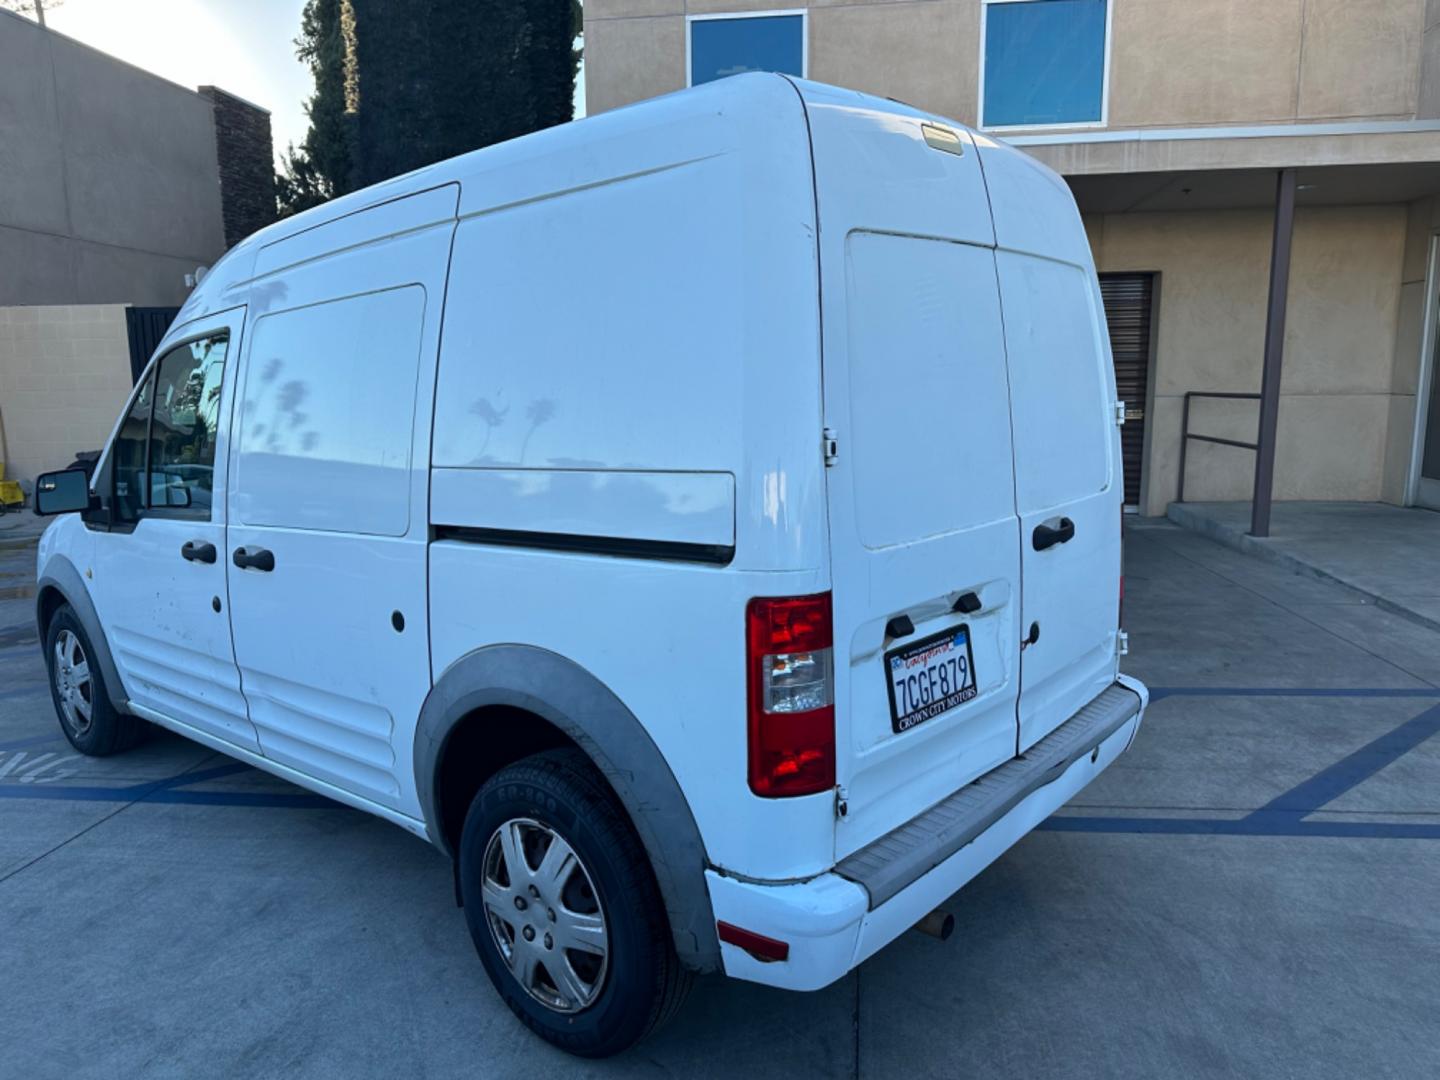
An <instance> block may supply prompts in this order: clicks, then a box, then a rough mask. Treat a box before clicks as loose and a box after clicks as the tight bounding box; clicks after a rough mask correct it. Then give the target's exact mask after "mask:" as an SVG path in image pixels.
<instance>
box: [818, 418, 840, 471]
mask: <svg viewBox="0 0 1440 1080" xmlns="http://www.w3.org/2000/svg"><path fill="white" fill-rule="evenodd" d="M820 435H821V444H822V446H823V447H824V451H825V466H826V468H829V467H830V466H831V465H834V464H835V459H836V458H838V457H839V456H840V439H839V436H837V435H836V434H835V429H834V428H833V427H827V428H825V429H823V430H822V431H821V433H820Z"/></svg>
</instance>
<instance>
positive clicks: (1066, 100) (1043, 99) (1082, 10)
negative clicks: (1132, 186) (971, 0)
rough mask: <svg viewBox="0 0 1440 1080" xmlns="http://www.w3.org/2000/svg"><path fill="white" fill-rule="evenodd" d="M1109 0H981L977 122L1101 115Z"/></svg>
mask: <svg viewBox="0 0 1440 1080" xmlns="http://www.w3.org/2000/svg"><path fill="white" fill-rule="evenodd" d="M1109 7H1110V4H1109V0H985V5H984V8H985V35H984V42H985V43H984V51H983V55H982V58H981V60H982V67H981V72H982V74H981V88H980V92H981V107H980V124H981V126H982V127H987V128H994V127H1054V126H1057V125H1064V124H1101V123H1104V121H1105V83H1106V74H1107V71H1106V69H1107V67H1108V55H1109V50H1108V48H1107V39H1108V36H1109V26H1108V20H1109V14H1110V12H1109Z"/></svg>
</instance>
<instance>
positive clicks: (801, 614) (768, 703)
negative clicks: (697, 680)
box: [745, 592, 835, 799]
mask: <svg viewBox="0 0 1440 1080" xmlns="http://www.w3.org/2000/svg"><path fill="white" fill-rule="evenodd" d="M834 637H835V631H834V626H833V621H832V617H831V609H830V594H829V593H828V592H827V593H819V594H817V595H815V596H786V597H773V598H771V597H757V598H756V599H754V600H751V601H750V605H749V607H747V608H746V609H745V643H746V657H745V661H746V670H747V672H748V682H749V696H748V713H749V717H748V720H749V737H750V790H751V791H753V792H754V793H755V794H756V795H762V796H765V797H766V798H772V799H773V798H784V797H788V796H795V795H813V794H815V793H816V792H817V791H828V790H830V789H831V788H833V787H834V786H835V673H834V644H835V640H834Z"/></svg>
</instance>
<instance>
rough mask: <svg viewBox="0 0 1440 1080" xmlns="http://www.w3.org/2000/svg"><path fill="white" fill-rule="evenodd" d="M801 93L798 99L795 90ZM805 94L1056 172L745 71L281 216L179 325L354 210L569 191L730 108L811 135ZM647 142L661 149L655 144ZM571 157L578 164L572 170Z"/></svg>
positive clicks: (850, 95) (817, 86)
mask: <svg viewBox="0 0 1440 1080" xmlns="http://www.w3.org/2000/svg"><path fill="white" fill-rule="evenodd" d="M797 94H798V98H797V97H796V96H793V95H797ZM797 100H803V101H804V102H805V103H806V104H820V103H824V104H826V105H831V106H841V107H850V108H855V109H857V110H863V111H865V112H869V113H877V112H878V113H886V114H890V115H894V116H904V117H909V118H915V119H922V120H929V121H933V122H936V123H940V124H944V125H947V126H949V127H952V128H959V129H961V130H965V131H967V132H969V133H970V135H971V137H972V138H973V139H974V140H975V142H976V144H977V145H978V146H980V147H982V148H983V149H986V150H989V151H992V152H998V153H999V154H1003V155H1004V156H1005V157H1014V158H1022V159H1023V160H1024V162H1025V163H1026V166H1022V168H1026V171H1029V170H1030V169H1038V170H1040V171H1042V172H1044V173H1049V172H1050V170H1048V169H1046V168H1045V166H1043V165H1041V164H1040V163H1039V162H1036V161H1034V159H1032V158H1029V157H1028V155H1024V154H1021V153H1020V152H1018V151H1013V150H1011V149H1010V148H1009V147H1006V146H1004V144H1001V143H996V142H994V141H993V140H991V139H989V138H988V137H986V136H984V135H982V134H980V133H978V132H976V131H974V129H972V128H968V127H966V126H965V125H963V124H957V123H956V122H955V121H953V120H950V119H947V118H945V117H940V116H936V115H934V114H932V113H927V112H925V111H923V110H920V109H916V108H914V107H912V106H910V105H906V104H904V103H903V102H898V101H894V100H891V99H886V98H878V97H875V96H873V95H870V94H865V93H861V92H860V91H857V90H845V89H841V88H838V87H834V86H828V85H826V84H824V83H817V82H812V81H810V80H806V79H796V78H792V77H790V76H788V75H776V74H768V73H761V72H747V73H745V74H742V75H735V76H731V77H729V78H725V79H719V80H716V81H715V82H711V83H706V84H704V85H702V86H697V87H691V88H689V89H686V90H679V91H676V92H674V93H671V94H666V95H664V96H662V97H657V98H650V99H647V100H645V101H640V102H636V103H635V104H633V105H628V106H625V107H623V108H619V109H614V110H611V111H608V112H605V113H601V114H599V115H598V116H592V117H585V118H583V119H581V120H578V121H572V122H571V123H567V124H559V125H557V126H555V127H552V128H547V129H545V130H543V131H537V132H533V133H531V134H529V135H523V136H521V137H519V138H516V139H510V140H508V141H506V142H503V143H496V144H495V145H493V146H487V147H484V148H482V149H479V150H472V151H470V152H469V153H466V154H461V155H459V156H458V157H453V158H449V159H447V160H445V161H440V162H436V163H435V164H433V165H426V166H424V167H422V168H419V169H415V170H413V171H411V172H408V173H404V174H402V175H400V176H396V177H393V178H391V179H389V180H384V181H381V182H380V183H378V184H372V185H371V186H370V187H367V188H362V189H361V190H359V191H354V192H351V193H349V194H347V195H342V196H340V197H339V198H336V199H332V200H330V201H329V202H327V203H324V204H323V205H321V206H317V207H314V208H312V209H310V210H306V211H304V212H302V213H299V214H296V215H295V216H293V217H289V218H286V219H284V220H282V221H277V222H275V223H274V224H272V225H268V226H266V227H265V228H263V229H260V230H259V231H258V232H255V233H252V234H251V235H250V236H248V237H246V238H245V239H244V240H242V241H241V242H240V243H239V244H237V245H235V247H233V248H231V249H230V250H229V251H228V252H226V253H225V255H223V256H222V257H221V259H220V260H219V261H218V262H217V263H216V264H215V266H214V267H213V268H212V269H211V270H210V272H209V273H207V274H206V276H205V278H204V279H203V280H202V282H201V283H200V284H199V285H197V286H196V288H195V290H194V291H193V292H192V293H191V295H190V297H189V298H188V299H187V300H186V302H185V305H184V307H182V308H181V311H180V314H179V315H178V316H177V318H176V320H175V325H176V326H177V327H178V326H180V325H182V324H183V323H185V322H187V321H189V320H190V319H193V318H196V317H198V316H199V315H202V314H205V313H208V312H213V311H218V310H222V309H224V308H225V307H229V306H233V304H234V303H235V302H236V301H235V300H233V299H229V298H228V296H227V294H228V293H229V292H230V290H232V289H234V288H236V287H238V286H242V285H244V284H246V283H247V282H248V281H249V280H250V279H251V278H252V275H253V273H254V267H255V256H256V255H257V254H258V253H259V251H260V250H261V249H262V248H265V247H268V246H270V245H271V244H275V243H278V242H280V241H282V240H285V239H288V238H290V237H293V236H297V235H299V234H300V233H303V232H306V231H308V230H311V229H314V228H317V227H319V226H321V225H325V224H328V223H330V222H333V221H337V220H339V219H341V218H344V217H346V216H348V215H351V214H355V213H358V212H360V211H362V210H367V209H369V208H371V207H374V206H378V205H380V204H383V203H387V202H390V201H392V200H395V199H400V198H404V197H405V196H408V195H413V194H415V193H417V192H421V191H426V190H430V189H433V188H436V187H439V186H441V185H444V184H452V183H458V184H459V185H460V187H461V190H462V191H483V189H484V185H482V184H481V183H480V180H481V178H483V177H487V176H493V175H494V174H497V173H499V172H501V171H502V170H511V169H514V168H515V167H516V166H518V165H531V166H533V165H539V164H541V163H547V164H548V165H549V167H550V171H551V172H553V173H554V174H555V175H554V179H555V180H556V181H557V188H558V189H563V187H565V186H568V185H566V184H565V183H564V179H563V177H562V174H564V173H570V172H573V171H574V164H573V163H575V162H577V161H579V162H584V163H585V164H586V165H588V166H589V167H590V169H591V171H593V169H594V168H595V166H596V165H597V164H598V163H596V162H593V161H586V152H587V151H590V152H591V154H592V156H593V154H594V153H595V152H597V151H598V149H599V147H601V146H602V145H604V144H631V143H633V144H634V145H637V146H638V145H646V144H647V140H645V136H646V134H647V133H650V132H654V133H661V132H663V131H664V130H665V129H667V128H669V129H672V130H673V128H674V125H676V124H683V123H685V122H686V121H687V120H689V119H692V118H699V117H702V116H713V115H715V114H717V113H720V114H730V115H732V116H733V115H743V114H747V113H748V114H750V115H751V116H754V117H756V118H757V119H763V121H764V123H765V125H766V127H767V130H769V131H772V132H773V130H774V126H775V125H776V124H777V123H785V122H787V118H790V119H789V122H793V123H794V125H795V136H796V137H797V138H808V133H807V130H806V128H805V126H804V125H805V120H804V114H803V113H802V112H800V111H799V110H793V109H790V108H787V106H788V105H792V104H793V103H795V102H796V101H797ZM742 127H743V126H742ZM648 145H650V146H651V147H652V149H653V143H648ZM987 156H988V155H987ZM567 165H570V167H569V168H567ZM1050 179H1052V180H1053V181H1054V182H1056V183H1058V184H1059V185H1060V186H1061V187H1063V186H1064V181H1063V180H1061V179H1060V178H1059V177H1058V176H1054V174H1051V177H1050ZM545 183H546V181H545V179H544V177H543V175H542V176H541V177H540V178H539V179H537V181H536V187H537V188H541V189H543V187H544V185H545ZM1067 195H1068V191H1067ZM470 201H471V200H470V199H469V198H466V199H465V203H467V204H468V203H470ZM470 212H474V210H473V208H471V209H467V207H466V206H465V205H463V204H462V208H461V215H462V216H464V215H465V214H466V213H470Z"/></svg>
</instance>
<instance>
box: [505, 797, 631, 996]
mask: <svg viewBox="0 0 1440 1080" xmlns="http://www.w3.org/2000/svg"><path fill="white" fill-rule="evenodd" d="M483 866H484V873H483V879H482V899H483V902H484V905H485V920H486V922H487V923H489V925H490V933H491V934H492V935H493V936H494V938H495V945H496V947H497V948H498V949H499V950H500V955H501V956H502V957H504V959H505V962H506V963H507V964H508V965H509V967H510V972H511V974H513V975H514V976H515V978H516V980H517V981H518V982H519V983H520V985H521V986H523V987H524V988H525V990H526V992H527V993H528V994H529V995H530V996H531V997H532V998H534V999H535V1000H536V1001H538V1002H540V1004H542V1005H544V1006H545V1007H546V1008H548V1009H551V1010H553V1011H555V1012H559V1013H574V1012H578V1011H579V1010H581V1009H583V1008H585V1007H586V1006H587V1005H590V1004H592V1003H593V1002H594V1001H595V999H596V998H597V997H599V995H600V990H601V988H602V987H603V986H604V983H605V971H606V968H607V966H608V964H607V962H608V959H609V953H610V947H609V946H610V942H609V933H608V931H607V929H606V925H605V913H604V911H603V910H602V909H601V907H600V897H599V895H598V894H597V893H596V891H595V884H594V882H593V881H592V880H591V877H590V872H589V871H588V870H587V869H586V868H585V864H584V863H583V862H581V861H580V857H579V856H578V855H577V854H576V853H575V849H574V848H572V847H571V846H570V845H569V843H567V842H566V840H565V839H564V837H562V836H561V835H560V834H559V833H558V832H556V831H555V830H554V829H552V828H550V827H549V826H547V825H542V824H540V823H539V822H538V821H533V820H531V819H530V818H511V819H510V820H509V821H507V822H505V823H504V824H503V825H501V826H500V827H499V828H498V829H496V830H495V832H494V833H492V834H491V836H490V841H489V843H487V844H486V846H485V858H484V863H483Z"/></svg>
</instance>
